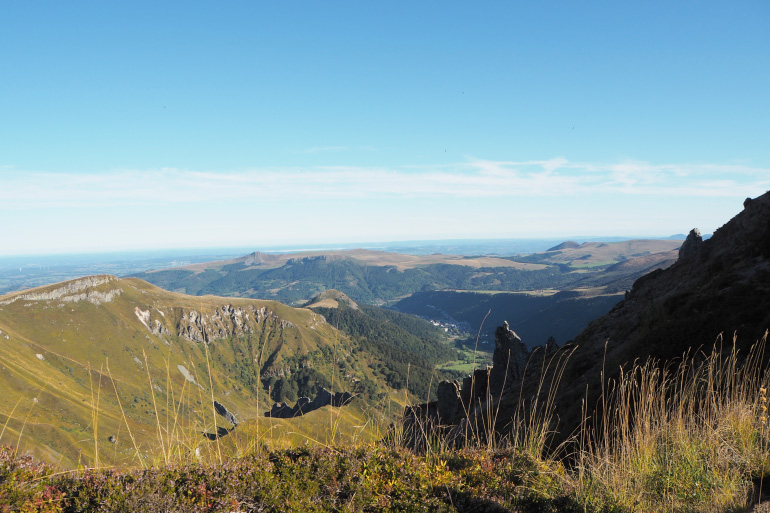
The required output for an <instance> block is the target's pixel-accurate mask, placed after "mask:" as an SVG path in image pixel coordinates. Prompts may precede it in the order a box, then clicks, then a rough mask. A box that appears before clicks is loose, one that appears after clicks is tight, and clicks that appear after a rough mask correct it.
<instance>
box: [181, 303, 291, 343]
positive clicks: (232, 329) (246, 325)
mask: <svg viewBox="0 0 770 513" xmlns="http://www.w3.org/2000/svg"><path fill="white" fill-rule="evenodd" d="M266 319H273V320H274V321H275V322H276V323H277V325H278V327H279V328H289V327H293V326H294V325H293V324H292V323H291V322H289V321H287V320H285V319H281V318H279V317H278V316H277V315H275V314H274V313H273V312H272V311H271V310H268V309H267V308H266V307H264V306H263V307H261V308H256V307H255V306H253V305H249V306H247V307H246V308H243V307H240V306H238V307H234V306H233V305H228V304H225V305H222V306H220V307H218V308H217V309H216V310H214V312H213V313H210V314H209V313H201V312H198V311H196V310H182V312H181V315H180V317H179V322H177V325H176V334H177V336H179V337H182V338H186V339H187V340H190V341H192V342H204V341H206V342H208V341H211V340H217V339H224V338H230V337H233V336H239V335H251V334H253V333H255V332H256V331H257V330H258V329H259V325H260V324H261V323H262V322H264V321H265V320H266Z"/></svg>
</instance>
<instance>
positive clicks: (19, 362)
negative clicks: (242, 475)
mask: <svg viewBox="0 0 770 513" xmlns="http://www.w3.org/2000/svg"><path fill="white" fill-rule="evenodd" d="M379 363H381V362H380V360H379V359H378V358H377V357H376V356H371V355H368V354H367V353H366V352H365V351H363V350H362V349H361V347H360V344H358V343H357V342H354V341H351V340H350V339H349V338H348V337H347V336H345V335H344V334H341V333H340V332H339V331H337V330H336V329H334V328H333V327H332V326H330V325H329V324H328V323H326V322H325V320H324V318H323V317H322V316H321V315H319V314H317V313H315V312H313V311H312V310H309V309H296V308H291V307H288V306H286V305H283V304H281V303H277V302H272V301H257V300H250V299H233V298H221V297H212V296H204V297H192V296H185V295H181V294H176V293H171V292H167V291H165V290H162V289H159V288H158V287H155V286H153V285H150V284H148V283H146V282H143V281H141V280H138V279H134V278H130V279H117V278H115V277H113V276H108V275H104V276H93V277H88V278H83V279H79V280H74V281H70V282H65V283H60V284H56V285H51V286H47V287H41V288H38V289H32V290H28V291H23V292H20V293H15V294H9V295H6V296H0V365H1V366H2V368H1V369H0V390H2V391H3V393H2V394H0V426H6V427H5V429H4V431H3V433H2V439H1V440H0V443H11V444H14V445H16V443H17V442H19V441H20V443H21V446H22V449H23V448H25V447H27V448H34V450H35V452H36V453H37V454H38V455H39V456H41V457H43V458H44V459H46V460H48V461H57V462H61V463H62V464H63V465H65V466H72V465H75V464H77V463H78V462H80V463H82V464H93V463H94V462H95V454H96V452H97V446H99V447H101V448H102V450H101V451H99V455H100V458H101V461H102V463H120V462H126V461H133V462H134V463H137V458H148V457H151V456H152V455H156V456H157V455H158V454H159V453H160V452H161V450H162V449H164V448H165V450H167V451H168V450H170V447H169V444H170V442H169V439H174V440H185V444H187V447H186V449H188V450H192V449H194V448H195V447H196V446H197V445H199V444H203V443H207V442H205V441H204V439H203V437H202V432H216V427H217V426H216V425H215V416H214V414H213V412H212V402H211V401H212V398H213V399H215V400H217V401H219V402H221V403H223V404H225V405H226V406H227V408H229V409H230V410H231V411H233V412H235V414H236V415H237V416H238V418H239V419H240V420H241V421H242V422H243V421H247V420H248V419H257V418H259V417H261V416H262V414H263V412H264V411H265V410H267V409H269V403H271V402H272V399H275V400H280V399H290V400H293V399H296V397H297V396H299V395H310V396H311V397H312V395H313V394H314V393H315V392H316V391H317V389H318V387H319V386H326V387H327V388H329V389H331V390H332V391H349V392H354V393H356V394H358V397H357V399H356V400H355V401H354V404H353V409H352V410H351V411H358V412H359V413H361V412H362V411H363V410H365V409H366V408H368V407H369V406H371V405H374V404H375V403H377V402H378V401H384V402H385V403H387V401H388V400H389V395H390V391H391V389H390V388H389V387H388V386H387V385H386V384H385V381H384V379H382V378H380V377H378V376H377V375H376V374H375V372H374V371H373V370H372V368H371V367H370V366H376V365H377V364H379ZM378 368H379V367H378ZM209 370H210V372H209ZM277 383H282V385H283V386H279V387H275V386H274V385H276V384H277ZM276 388H278V389H276ZM268 392H270V393H271V394H272V398H269V397H268ZM385 409H386V408H385V407H382V408H380V410H383V411H384V410H385ZM121 410H122V411H121ZM313 413H314V414H315V413H318V418H321V417H322V416H323V415H324V413H323V412H313ZM124 414H125V419H124V417H123V416H124ZM311 415H312V414H311ZM354 417H355V418H354ZM362 417H364V416H363V415H360V414H359V415H357V416H356V415H353V416H352V417H350V421H351V422H354V423H355V424H356V425H359V426H361V425H366V424H367V420H373V419H366V418H362ZM374 420H376V419H374ZM383 420H384V419H383ZM286 422H292V421H284V422H283V423H284V424H285V423H286ZM222 424H225V425H227V424H226V423H225V422H224V421H223V420H222V419H219V420H218V425H219V426H220V427H221V426H222ZM270 425H271V426H272V427H273V428H275V429H277V430H278V431H280V429H279V428H280V426H281V425H282V423H281V422H277V421H272V422H271V424H270ZM303 425H304V426H306V428H307V429H309V430H310V431H303V429H302V427H301V426H303ZM370 425H371V423H370ZM327 426H328V424H327ZM228 427H229V426H228ZM247 428H248V427H247V426H243V425H241V426H239V430H241V429H247ZM313 429H314V428H313V425H312V422H310V421H309V420H305V419H303V421H302V423H296V424H295V425H294V428H292V429H291V431H293V432H294V433H295V436H296V435H299V436H301V435H302V433H307V434H308V436H311V435H312V436H314V437H315V436H319V435H320V433H321V432H320V431H317V432H313ZM129 430H130V432H131V435H129ZM359 431H360V430H359ZM359 435H361V433H359ZM110 437H111V438H110ZM132 437H133V439H134V440H135V443H136V446H137V447H138V451H137V449H136V448H135V447H134V441H132ZM111 442H115V443H111ZM137 452H138V453H139V454H140V456H137Z"/></svg>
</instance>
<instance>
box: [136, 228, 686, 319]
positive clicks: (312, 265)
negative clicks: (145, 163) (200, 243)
mask: <svg viewBox="0 0 770 513" xmlns="http://www.w3.org/2000/svg"><path fill="white" fill-rule="evenodd" d="M677 245H678V242H677V241H660V240H640V241H627V242H625V243H612V244H602V243H585V244H582V245H580V246H579V247H577V248H573V249H568V250H565V251H551V252H547V253H541V254H537V255H531V256H529V257H515V258H513V257H512V258H496V257H462V256H457V255H425V256H414V255H401V254H398V253H386V252H382V251H368V250H351V251H336V252H313V253H300V254H284V255H268V254H263V253H258V252H256V253H252V254H250V255H247V256H245V257H242V258H239V259H235V260H228V261H222V262H210V263H207V264H196V265H192V266H187V267H184V268H175V269H168V270H161V271H152V272H148V273H141V274H138V275H136V276H137V277H140V278H142V279H144V280H147V281H149V282H151V283H154V284H156V285H158V286H160V287H163V288H165V289H167V290H173V291H177V292H184V293H187V294H195V295H200V294H215V295H222V296H241V297H253V298H263V299H275V300H278V301H282V302H284V303H287V304H294V305H300V304H304V303H305V302H306V301H308V300H310V299H311V298H313V297H314V296H316V295H317V294H319V293H321V292H323V291H324V290H327V289H336V290H340V291H342V292H344V293H345V294H347V295H348V296H350V297H351V298H353V300H355V301H358V302H363V303H368V304H377V305H379V304H387V303H391V302H393V301H396V300H398V299H400V298H403V297H406V296H408V295H410V294H413V293H415V292H418V291H425V290H447V289H453V290H495V291H519V290H534V289H552V288H554V289H559V290H563V289H565V288H574V287H578V286H602V285H604V284H605V282H610V281H612V282H618V283H616V284H615V285H614V288H613V289H612V290H611V291H610V292H617V291H619V290H620V289H619V288H618V287H622V286H623V285H624V283H620V282H619V281H618V280H621V279H622V278H624V277H627V278H630V279H629V280H627V281H628V282H629V283H628V285H629V286H630V281H633V279H635V278H636V277H638V276H640V275H641V274H642V273H643V272H644V271H646V270H648V269H649V268H650V267H651V266H653V265H659V266H662V265H665V264H664V263H662V262H664V261H665V260H666V258H665V257H662V258H661V259H660V260H659V261H657V262H654V261H650V260H649V259H648V260H647V261H645V262H642V263H641V264H640V265H638V266H636V267H634V266H632V265H628V266H626V267H624V268H620V269H618V270H616V271H613V273H612V274H610V275H607V278H606V279H604V278H603V277H602V271H603V270H604V269H605V268H607V267H609V266H611V265H613V264H616V263H618V262H621V261H624V260H629V259H633V258H635V257H638V256H648V255H651V254H653V253H655V252H660V251H671V250H672V249H675V248H676V247H677Z"/></svg>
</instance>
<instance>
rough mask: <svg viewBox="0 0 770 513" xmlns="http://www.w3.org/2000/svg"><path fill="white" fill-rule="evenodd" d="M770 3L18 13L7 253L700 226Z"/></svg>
mask: <svg viewBox="0 0 770 513" xmlns="http://www.w3.org/2000/svg"><path fill="white" fill-rule="evenodd" d="M768 26H770V3H768V2H764V1H754V2H740V1H738V2H730V3H728V2H718V3H717V2H636V3H633V4H632V3H631V2H590V1H589V2H526V3H525V2H378V3H375V2H293V3H288V2H282V3H278V2H216V3H215V2H207V3H203V2H162V3H160V2H123V3H115V2H67V3H65V2H34V3H32V2H2V3H0V76H2V77H3V78H2V80H0V225H2V227H3V228H2V230H0V254H20V253H36V252H45V253H50V252H57V251H65V252H69V251H107V250H122V249H143V248H169V247H171V248H173V247H202V246H219V247H222V246H228V245H232V246H248V245H253V246H254V247H255V248H258V247H259V246H260V245H273V244H304V243H336V242H359V241H360V242H370V241H386V240H409V239H447V238H490V237H501V238H511V237H540V236H542V237H561V236H564V237H567V236H570V235H625V236H655V235H660V236H665V235H669V234H672V233H682V232H686V231H688V230H689V229H690V228H693V227H696V226H697V227H699V228H700V229H701V231H703V232H710V231H713V230H714V229H716V228H717V227H719V226H720V225H721V224H723V223H724V222H726V221H727V220H728V219H729V218H730V217H732V216H733V215H735V214H736V213H737V212H738V211H739V210H740V209H741V203H742V200H743V198H745V197H747V196H757V195H760V194H762V193H764V192H765V191H767V190H768V189H770V144H768V141H770V122H768V120H770V94H769V93H768V91H770V86H768V84H770V59H769V58H768V55H770V31H769V30H767V27H768Z"/></svg>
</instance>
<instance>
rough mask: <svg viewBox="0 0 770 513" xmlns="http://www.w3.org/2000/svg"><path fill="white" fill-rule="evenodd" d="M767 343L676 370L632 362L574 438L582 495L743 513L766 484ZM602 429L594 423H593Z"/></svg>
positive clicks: (652, 506) (646, 506)
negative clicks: (756, 485) (756, 483)
mask: <svg viewBox="0 0 770 513" xmlns="http://www.w3.org/2000/svg"><path fill="white" fill-rule="evenodd" d="M766 336H767V335H765V338H763V339H762V340H761V341H760V342H759V343H758V344H756V345H755V346H753V347H752V349H751V350H750V351H749V353H748V355H746V357H745V358H739V354H738V351H737V349H736V344H735V340H734V341H733V345H732V348H731V349H730V350H727V351H723V350H722V341H721V338H720V339H718V340H717V342H716V343H715V344H714V347H713V348H712V351H711V353H710V354H708V355H706V354H703V353H702V352H698V353H696V354H695V355H692V356H691V355H690V354H689V353H686V354H685V355H684V356H683V357H682V360H681V362H680V363H679V364H678V365H675V366H674V365H673V364H670V363H669V364H666V365H662V364H660V362H658V361H656V360H649V361H647V362H646V363H644V364H635V365H633V366H632V367H631V368H630V369H629V370H628V371H625V372H623V373H622V374H621V375H620V377H619V378H618V380H617V381H616V382H614V383H610V384H609V385H608V387H607V388H606V389H605V390H604V394H603V396H602V398H601V401H600V403H601V411H600V412H598V413H599V414H598V415H597V418H596V420H595V421H594V423H593V425H588V422H586V423H585V424H584V426H583V428H582V429H583V431H582V433H581V436H580V440H581V445H582V447H581V448H580V452H579V461H578V465H577V469H576V471H577V483H578V488H579V494H580V496H581V497H583V498H584V500H586V501H587V502H592V501H594V500H596V499H597V497H602V500H603V501H605V502H610V503H614V504H617V505H619V506H622V507H626V508H630V509H632V510H634V511H660V510H662V511H716V510H726V509H729V508H736V507H741V506H743V504H744V503H745V502H746V501H747V500H748V498H749V493H750V492H751V488H752V485H751V479H752V478H756V479H762V478H764V473H765V469H766V468H767V462H768V460H769V459H770V453H768V436H767V431H766V430H765V429H764V426H765V424H764V422H763V414H764V410H763V409H762V406H763V402H764V400H763V399H762V397H763V395H762V394H761V390H762V389H765V390H766V389H767V376H766V374H765V372H764V369H763V366H762V364H763V361H764V348H765V343H766ZM598 423H600V424H601V425H597V424H598Z"/></svg>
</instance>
